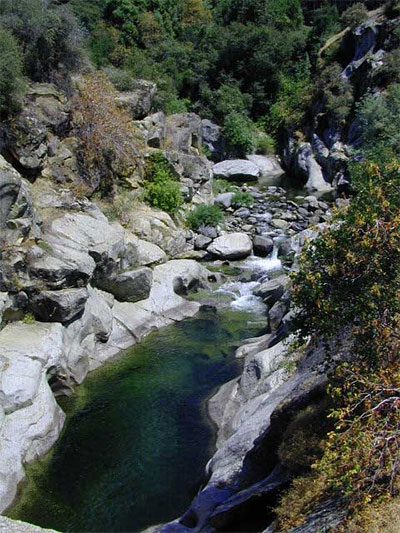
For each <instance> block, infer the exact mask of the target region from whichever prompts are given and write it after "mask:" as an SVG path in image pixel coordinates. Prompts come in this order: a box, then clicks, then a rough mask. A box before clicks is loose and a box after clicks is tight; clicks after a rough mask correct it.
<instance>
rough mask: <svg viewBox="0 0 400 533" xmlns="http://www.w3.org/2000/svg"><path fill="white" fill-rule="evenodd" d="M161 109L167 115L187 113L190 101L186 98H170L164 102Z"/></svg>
mask: <svg viewBox="0 0 400 533" xmlns="http://www.w3.org/2000/svg"><path fill="white" fill-rule="evenodd" d="M163 109H164V111H165V113H166V114H167V115H175V114H176V113H187V112H188V111H189V109H190V100H189V99H188V98H176V97H174V96H172V97H170V98H167V99H166V100H165V102H164V104H163Z"/></svg>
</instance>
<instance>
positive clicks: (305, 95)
mask: <svg viewBox="0 0 400 533" xmlns="http://www.w3.org/2000/svg"><path fill="white" fill-rule="evenodd" d="M312 94H313V92H312V86H311V84H310V81H309V79H308V78H307V77H306V78H300V79H296V78H292V77H289V76H281V84H280V90H279V93H278V96H277V99H276V101H275V102H274V104H273V105H272V106H271V109H270V117H269V122H270V125H271V127H272V129H273V130H274V131H277V130H278V129H279V128H281V127H284V128H290V129H296V128H298V127H299V126H300V125H301V123H302V121H303V118H304V115H305V112H306V110H307V108H308V106H309V104H310V102H311V98H312Z"/></svg>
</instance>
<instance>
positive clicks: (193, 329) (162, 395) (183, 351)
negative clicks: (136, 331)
mask: <svg viewBox="0 0 400 533" xmlns="http://www.w3.org/2000/svg"><path fill="white" fill-rule="evenodd" d="M261 333H263V331H262V330H261V326H260V315H257V314H254V313H253V314H251V313H247V312H240V311H234V310H230V309H226V310H221V311H219V312H218V313H215V312H208V313H205V312H203V313H200V314H199V315H198V316H197V317H195V318H194V319H190V320H186V321H184V322H181V323H179V324H176V325H173V326H169V327H167V328H164V329H162V330H160V331H158V332H155V333H153V334H151V335H150V336H149V337H147V338H146V339H145V340H144V341H143V342H142V343H141V344H140V345H138V346H136V347H134V348H132V349H130V350H128V351H127V353H126V354H125V356H124V357H123V358H121V359H119V360H118V361H114V362H113V363H111V364H108V365H106V366H105V367H103V368H101V369H99V370H98V371H96V372H94V373H93V374H91V375H90V376H89V377H88V379H87V380H86V381H85V383H84V384H83V385H82V386H80V387H79V388H78V389H77V391H76V394H75V395H74V396H73V397H72V398H70V399H68V400H65V399H64V400H65V401H64V402H63V408H64V409H65V410H66V411H67V414H68V418H67V422H66V425H65V428H64V431H63V433H62V436H61V438H60V439H59V441H58V443H57V445H56V446H55V448H54V449H53V450H52V452H51V453H50V454H49V455H48V457H46V458H45V459H43V460H42V461H40V462H38V463H35V465H34V466H32V467H30V468H29V469H28V481H27V483H26V484H25V487H24V488H23V491H22V494H21V497H20V498H19V501H18V503H17V504H16V506H15V507H14V508H13V509H12V510H11V512H10V513H9V515H10V516H12V517H13V518H17V519H20V520H25V521H28V522H31V523H34V524H37V525H40V526H42V527H49V528H54V529H57V530H59V531H73V532H88V531H90V532H93V531H102V532H109V531H110V532H111V531H125V532H128V531H132V532H134V531H140V530H142V529H144V528H146V527H148V526H150V525H152V524H157V523H162V522H166V521H169V520H172V519H174V518H176V517H177V516H179V515H180V514H181V513H183V512H184V511H185V509H186V508H187V507H188V506H189V504H190V502H191V500H192V499H193V497H194V496H195V495H196V493H197V491H198V490H199V488H200V487H201V485H202V483H203V482H204V481H205V480H204V467H205V465H206V463H207V461H208V459H209V458H210V456H211V454H212V452H213V445H214V440H215V430H214V428H213V427H212V426H211V424H210V422H209V420H208V418H207V416H206V412H205V400H206V398H207V397H209V396H210V395H211V394H212V393H213V391H214V390H215V389H216V388H217V387H218V386H220V385H221V384H222V383H225V382H227V381H228V380H230V379H232V378H233V377H235V376H236V375H237V374H238V371H239V368H238V366H237V362H236V360H235V359H234V358H233V353H234V349H235V347H236V346H237V345H239V344H240V342H241V341H242V340H243V339H244V338H246V337H252V336H254V335H256V334H261Z"/></svg>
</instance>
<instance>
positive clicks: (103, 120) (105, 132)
mask: <svg viewBox="0 0 400 533" xmlns="http://www.w3.org/2000/svg"><path fill="white" fill-rule="evenodd" d="M117 94H118V93H117V92H116V90H115V89H114V87H113V86H112V84H111V82H110V81H109V80H108V79H107V77H106V75H105V74H103V73H99V72H96V73H94V74H89V75H88V76H85V77H84V78H83V79H82V82H81V83H80V86H79V94H78V96H77V97H76V98H75V101H74V108H73V117H72V120H73V126H74V130H75V135H76V136H77V137H79V139H80V141H81V144H80V150H79V154H78V160H79V164H80V169H81V172H82V178H83V180H84V182H85V183H87V184H88V185H89V186H90V188H91V190H92V191H97V190H100V191H101V192H102V194H103V195H109V194H111V193H112V192H113V190H114V187H115V184H116V181H117V179H118V178H121V177H124V178H127V177H130V176H131V175H133V174H135V172H137V171H138V168H139V167H140V161H141V147H142V146H141V140H140V136H139V133H138V131H137V129H136V128H135V126H134V124H133V122H132V120H131V118H130V116H129V114H128V112H127V111H125V110H124V109H122V108H121V107H119V106H118V104H117V101H116V97H117Z"/></svg>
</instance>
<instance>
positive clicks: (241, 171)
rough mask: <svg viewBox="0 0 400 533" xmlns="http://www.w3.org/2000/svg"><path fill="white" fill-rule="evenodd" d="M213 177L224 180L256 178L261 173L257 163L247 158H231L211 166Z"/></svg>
mask: <svg viewBox="0 0 400 533" xmlns="http://www.w3.org/2000/svg"><path fill="white" fill-rule="evenodd" d="M212 170H213V173H214V177H215V178H223V179H226V180H233V181H234V180H256V179H257V178H259V177H260V175H261V170H260V169H259V167H258V166H257V165H255V164H254V163H252V162H251V161H248V160H247V159H232V160H226V161H221V163H217V164H216V165H214V166H213V169H212Z"/></svg>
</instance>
